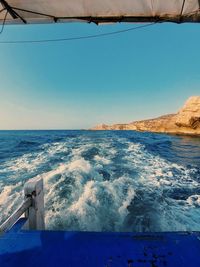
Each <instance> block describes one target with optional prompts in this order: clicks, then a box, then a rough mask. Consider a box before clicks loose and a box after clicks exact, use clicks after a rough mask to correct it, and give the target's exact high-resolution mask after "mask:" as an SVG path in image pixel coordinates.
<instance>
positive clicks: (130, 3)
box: [0, 0, 200, 24]
mask: <svg viewBox="0 0 200 267" xmlns="http://www.w3.org/2000/svg"><path fill="white" fill-rule="evenodd" d="M199 11H200V0H0V23H4V22H5V23H10V24H16V23H42V22H44V23H51V22H67V21H85V22H95V23H103V22H154V21H155V22H162V21H171V22H180V23H182V22H200V12H199Z"/></svg>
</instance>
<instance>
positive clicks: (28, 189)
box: [0, 177, 45, 233]
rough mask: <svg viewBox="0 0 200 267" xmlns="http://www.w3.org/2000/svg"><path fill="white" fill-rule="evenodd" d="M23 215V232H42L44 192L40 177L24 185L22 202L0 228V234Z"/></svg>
mask: <svg viewBox="0 0 200 267" xmlns="http://www.w3.org/2000/svg"><path fill="white" fill-rule="evenodd" d="M23 214H25V218H26V219H27V220H26V223H25V225H24V227H23V229H25V230H44V228H45V222H44V191H43V180H42V179H41V178H40V177H36V178H33V179H30V180H29V181H28V182H27V183H25V185H24V201H23V203H22V204H21V206H20V207H19V208H18V209H17V210H16V211H15V212H14V213H13V214H12V215H11V216H10V217H9V218H8V219H7V220H6V221H5V222H4V223H3V224H2V225H1V226H0V233H2V232H6V231H8V230H9V229H10V228H11V227H12V226H13V225H14V224H15V223H16V222H17V221H18V219H19V218H20V217H21V216H22V215H23Z"/></svg>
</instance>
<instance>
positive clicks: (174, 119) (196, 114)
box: [91, 96, 200, 135]
mask: <svg viewBox="0 0 200 267" xmlns="http://www.w3.org/2000/svg"><path fill="white" fill-rule="evenodd" d="M91 130H135V131H149V132H158V133H174V134H195V135H200V96H192V97H190V98H189V99H188V100H187V101H186V103H185V105H184V106H183V108H182V109H180V110H179V111H178V113H176V114H168V115H164V116H161V117H158V118H155V119H149V120H142V121H135V122H131V123H128V124H113V125H106V124H101V125H97V126H96V127H94V128H92V129H91Z"/></svg>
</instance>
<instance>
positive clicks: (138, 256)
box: [0, 219, 200, 267]
mask: <svg viewBox="0 0 200 267" xmlns="http://www.w3.org/2000/svg"><path fill="white" fill-rule="evenodd" d="M22 224H23V220H22V219H20V220H19V221H18V223H16V224H15V226H14V227H13V228H12V229H11V230H10V231H9V232H7V233H6V234H4V235H2V236H1V237H0V267H7V266H9V267H12V266H13V267H17V266H20V267H23V266H28V267H33V266H34V267H36V266H37V267H38V266H48V267H51V266H52V267H55V266H91V267H98V266H99V267H100V266H101V267H118V266H127V267H165V266H176V267H182V266H184V267H186V266H187V267H193V266H195V267H199V266H200V232H192V233H188V232H180V233H96V232H65V231H23V230H20V229H21V226H22Z"/></svg>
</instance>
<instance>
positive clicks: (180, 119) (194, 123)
mask: <svg viewBox="0 0 200 267" xmlns="http://www.w3.org/2000/svg"><path fill="white" fill-rule="evenodd" d="M176 125H177V126H179V127H191V128H192V129H197V128H199V127H200V96H192V97H190V98H189V99H188V100H187V101H186V103H185V105H184V107H183V108H182V109H181V110H180V111H179V112H178V114H177V117H176Z"/></svg>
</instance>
